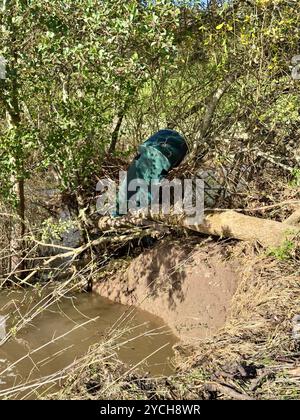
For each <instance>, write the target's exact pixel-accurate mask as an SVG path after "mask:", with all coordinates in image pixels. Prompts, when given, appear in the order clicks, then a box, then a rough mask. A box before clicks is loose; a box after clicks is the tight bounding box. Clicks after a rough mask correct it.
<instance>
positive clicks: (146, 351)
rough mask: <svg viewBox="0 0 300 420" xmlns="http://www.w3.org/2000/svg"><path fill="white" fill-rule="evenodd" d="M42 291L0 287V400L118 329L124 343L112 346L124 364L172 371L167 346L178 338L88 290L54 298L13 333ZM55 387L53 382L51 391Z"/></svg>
mask: <svg viewBox="0 0 300 420" xmlns="http://www.w3.org/2000/svg"><path fill="white" fill-rule="evenodd" d="M46 290H47V289H46ZM48 292H49V291H47V293H48ZM44 294H45V290H43V292H41V291H40V290H34V289H32V290H27V291H24V290H20V291H16V290H10V291H8V290H3V291H0V342H2V344H1V345H0V398H3V397H6V394H5V392H6V390H8V389H9V388H11V387H13V386H16V385H18V384H23V383H25V382H28V381H32V380H35V379H39V378H43V377H45V376H47V375H51V374H53V373H55V372H57V371H59V370H61V369H63V368H65V367H67V366H68V365H69V364H71V363H72V362H73V361H74V360H76V359H78V358H80V357H81V356H83V355H84V354H85V353H86V352H87V351H88V350H89V348H90V346H91V345H94V344H96V343H99V342H101V341H103V340H105V339H107V337H109V336H111V334H113V333H112V332H113V331H120V329H124V328H127V330H128V331H126V332H125V333H124V334H123V335H122V337H119V338H118V340H119V341H117V342H118V343H119V342H120V343H124V342H125V344H124V345H122V346H120V347H119V348H117V350H116V351H117V354H118V357H119V358H120V359H121V360H122V361H123V362H125V363H126V364H128V365H129V367H132V366H135V365H137V364H138V369H139V370H140V372H143V373H149V374H150V375H152V376H160V375H170V374H172V373H173V369H172V365H171V358H172V356H173V350H172V346H173V345H174V344H175V343H176V342H177V341H178V339H177V338H176V337H175V336H174V335H172V333H171V332H170V330H169V329H168V328H167V327H166V326H165V325H164V324H163V322H162V321H161V320H160V319H159V318H156V317H154V316H152V315H150V314H149V313H147V312H144V311H141V310H137V309H133V308H130V307H126V306H124V305H121V304H117V303H114V302H111V301H109V300H108V299H105V298H102V297H100V296H98V295H96V294H93V293H72V294H70V295H67V296H64V297H62V298H60V299H59V301H57V302H55V303H53V304H52V305H51V306H50V307H49V308H47V309H45V310H43V311H42V312H41V313H39V314H38V315H37V316H35V317H34V319H33V320H30V322H27V323H26V325H25V326H24V327H22V329H20V331H18V332H17V333H16V327H15V326H16V325H18V324H17V323H18V322H20V320H21V321H22V319H23V320H24V319H26V317H27V318H28V314H29V311H30V310H32V308H34V306H35V305H37V304H39V302H40V301H41V299H42V297H43V296H44ZM44 301H45V300H44ZM82 324H84V325H82ZM137 336H140V337H139V338H136V337H137ZM37 349H38V350H37ZM151 354H153V355H152V356H151V357H148V356H149V355H151ZM144 359H145V360H144ZM141 362H142V363H141ZM58 389H59V386H58V385H57V384H55V385H54V386H53V387H52V388H51V392H54V391H57V390H58ZM22 395H23V394H22ZM32 397H33V398H34V396H32V395H31V398H32Z"/></svg>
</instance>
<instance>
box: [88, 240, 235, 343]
mask: <svg viewBox="0 0 300 420" xmlns="http://www.w3.org/2000/svg"><path fill="white" fill-rule="evenodd" d="M237 283H238V275H237V274H236V273H235V270H234V268H233V267H232V266H231V265H230V264H229V263H225V262H224V258H222V247H221V245H218V244H215V243H214V244H213V243H212V244H206V245H205V246H203V245H201V244H200V245H199V246H196V247H189V246H188V245H185V244H184V243H182V242H181V241H177V242H176V241H174V240H173V241H170V240H166V241H163V242H162V243H159V244H158V245H157V246H156V247H154V248H153V249H151V250H148V251H145V252H143V253H142V254H141V255H140V256H138V257H137V258H135V259H134V260H132V262H130V263H129V265H128V266H127V268H126V269H125V270H123V271H122V272H118V273H116V274H114V275H111V276H107V277H105V279H104V280H101V281H96V282H95V283H94V290H95V291H96V292H97V293H99V294H100V295H101V296H104V297H107V298H109V299H111V300H113V301H115V302H120V303H122V304H126V305H134V306H136V307H138V308H141V309H143V310H146V311H148V312H150V313H151V314H154V315H156V316H159V317H161V318H162V319H163V320H164V322H165V323H166V324H168V325H169V326H170V327H171V328H172V330H173V332H174V333H175V334H176V335H177V336H178V337H179V338H180V339H181V340H183V341H184V342H189V343H193V342H196V341H197V340H199V339H206V338H209V337H211V336H212V335H213V334H214V333H215V332H216V331H217V330H218V329H219V328H220V327H222V326H223V325H224V324H225V322H226V318H227V316H228V313H229V308H230V303H231V299H232V296H233V295H234V293H235V290H236V287H237Z"/></svg>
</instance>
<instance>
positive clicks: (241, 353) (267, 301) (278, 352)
mask: <svg viewBox="0 0 300 420" xmlns="http://www.w3.org/2000/svg"><path fill="white" fill-rule="evenodd" d="M227 252H228V253H227V259H228V258H230V259H231V260H232V259H233V260H234V261H235V267H236V270H237V272H238V273H239V281H238V284H237V286H236V290H235V293H234V294H233V296H232V300H231V305H230V312H228V313H227V317H226V321H225V324H224V325H223V326H222V327H221V328H220V329H219V330H218V331H215V332H214V333H213V334H212V335H211V336H210V337H206V338H202V339H201V340H199V342H198V344H197V345H194V346H193V347H191V346H190V345H183V344H180V345H177V346H176V356H175V359H174V364H175V367H176V374H175V375H172V376H170V377H168V378H161V379H155V380H153V379H152V378H149V377H147V376H145V375H144V376H143V375H138V374H136V373H134V372H132V371H130V369H128V368H127V367H126V366H124V365H123V364H120V362H117V361H114V362H113V363H110V362H108V363H107V362H106V361H105V357H104V354H105V352H104V354H103V353H101V354H98V356H95V354H96V353H94V355H93V356H91V357H92V360H93V362H92V363H91V364H89V363H87V364H86V365H85V367H84V369H82V370H81V372H80V373H79V372H78V370H77V371H76V372H75V373H74V378H75V377H76V378H77V379H76V381H74V380H73V379H71V380H69V381H68V382H67V383H66V384H65V386H64V388H63V390H62V391H61V392H60V393H59V394H56V395H55V396H53V398H72V399H81V398H85V399H86V398H92V399H107V398H111V399H135V398H146V399H147V398H151V399H153V398H154V399H155V398H167V399H183V398H187V399H189V398H200V399H228V398H229V399H236V400H238V399H241V400H243V399H299V397H300V394H299V389H300V387H299V383H300V374H299V362H300V361H299V341H298V338H297V335H295V318H294V317H295V315H296V314H297V313H298V311H299V305H300V295H299V280H300V277H299V270H298V264H297V257H296V255H294V256H293V255H291V256H290V258H289V259H288V260H285V259H282V260H281V259H279V258H278V257H275V256H273V255H267V253H266V252H265V251H261V250H257V249H256V248H255V247H254V246H252V245H250V244H233V245H231V246H230V247H229V248H228V249H227ZM237 263H239V264H238V265H237ZM127 270H128V267H127ZM95 351H96V352H97V350H95ZM91 378H93V384H94V387H93V390H94V391H93V392H90V391H89V384H90V380H91Z"/></svg>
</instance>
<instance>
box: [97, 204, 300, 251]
mask: <svg viewBox="0 0 300 420" xmlns="http://www.w3.org/2000/svg"><path fill="white" fill-rule="evenodd" d="M147 220H152V221H156V222H159V223H166V224H168V225H173V226H183V227H185V228H187V229H190V230H193V231H196V232H200V233H204V234H207V235H213V236H218V237H220V238H234V239H239V240H243V241H256V242H259V243H260V244H261V245H262V246H264V247H266V248H267V247H279V246H281V245H283V244H284V242H285V241H286V240H292V239H293V238H294V237H295V236H296V235H298V234H299V233H300V228H298V227H295V226H289V225H287V224H285V223H281V222H275V221H273V220H266V219H260V218H258V217H253V216H246V215H244V214H241V213H237V212H235V211H233V210H226V211H220V212H216V213H209V214H206V215H205V217H204V220H203V222H202V223H198V224H190V223H189V222H188V219H186V218H182V217H178V216H169V215H162V214H151V215H150V216H149V215H148V214H147V213H146V214H145V215H142V214H141V215H140V216H139V217H138V216H130V215H127V216H124V218H109V217H108V218H101V219H100V220H99V223H98V226H99V228H100V229H101V230H108V229H112V228H115V229H118V228H120V227H125V226H130V224H131V226H132V225H136V224H137V225H141V226H145V225H146V224H147V223H149V221H147Z"/></svg>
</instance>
